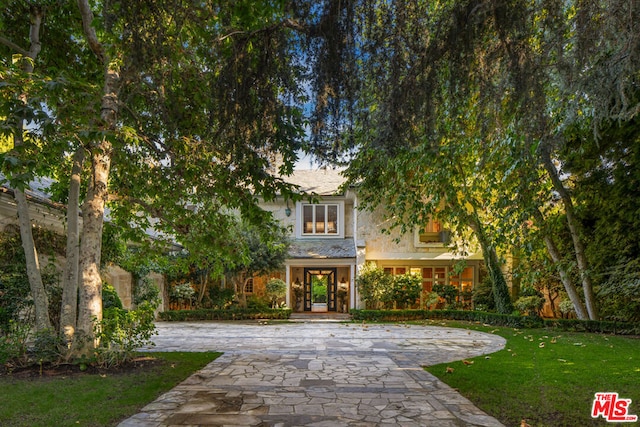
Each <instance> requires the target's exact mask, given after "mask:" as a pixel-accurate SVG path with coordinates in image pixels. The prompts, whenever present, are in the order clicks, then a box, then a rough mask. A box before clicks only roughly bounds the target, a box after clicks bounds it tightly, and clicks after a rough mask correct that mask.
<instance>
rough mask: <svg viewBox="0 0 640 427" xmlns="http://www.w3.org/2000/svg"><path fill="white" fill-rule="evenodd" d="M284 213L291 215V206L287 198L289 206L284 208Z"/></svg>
mask: <svg viewBox="0 0 640 427" xmlns="http://www.w3.org/2000/svg"><path fill="white" fill-rule="evenodd" d="M284 214H285V215H286V216H291V208H290V207H289V201H288V200H287V207H286V208H285V209H284Z"/></svg>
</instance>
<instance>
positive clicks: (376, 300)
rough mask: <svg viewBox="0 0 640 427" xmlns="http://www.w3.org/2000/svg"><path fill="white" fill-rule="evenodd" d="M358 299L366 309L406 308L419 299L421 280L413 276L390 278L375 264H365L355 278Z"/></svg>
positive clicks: (390, 276)
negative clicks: (381, 307)
mask: <svg viewBox="0 0 640 427" xmlns="http://www.w3.org/2000/svg"><path fill="white" fill-rule="evenodd" d="M356 285H357V286H358V292H360V298H361V299H362V301H364V302H365V303H366V305H367V307H371V308H377V307H380V306H384V307H388V308H390V307H393V306H398V305H399V306H408V305H412V304H415V303H416V301H417V300H418V299H419V298H420V292H421V290H422V279H421V278H420V277H419V276H415V275H413V274H402V275H396V276H392V275H390V274H386V273H385V272H384V270H383V269H381V268H377V267H376V266H375V264H367V265H365V267H364V268H363V269H362V270H361V271H360V273H359V274H358V277H357V278H356Z"/></svg>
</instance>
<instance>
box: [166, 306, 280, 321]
mask: <svg viewBox="0 0 640 427" xmlns="http://www.w3.org/2000/svg"><path fill="white" fill-rule="evenodd" d="M159 316H160V319H162V320H165V321H174V322H179V321H194V320H250V319H288V318H289V317H290V316H291V309H290V308H277V309H274V308H268V307H267V308H263V309H261V310H260V309H250V308H239V307H234V308H230V309H226V310H207V309H201V310H171V311H163V312H161V313H160V314H159Z"/></svg>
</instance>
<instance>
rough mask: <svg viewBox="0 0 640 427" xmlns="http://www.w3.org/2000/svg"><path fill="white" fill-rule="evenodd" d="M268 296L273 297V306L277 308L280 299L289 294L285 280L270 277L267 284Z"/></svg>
mask: <svg viewBox="0 0 640 427" xmlns="http://www.w3.org/2000/svg"><path fill="white" fill-rule="evenodd" d="M266 290H267V296H268V297H270V298H271V307H272V308H275V307H276V305H277V303H278V300H279V299H281V298H284V297H285V296H286V294H287V284H286V283H285V282H284V280H280V279H275V278H274V279H269V281H268V282H267V284H266Z"/></svg>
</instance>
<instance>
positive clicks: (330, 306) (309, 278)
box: [304, 268, 338, 311]
mask: <svg viewBox="0 0 640 427" xmlns="http://www.w3.org/2000/svg"><path fill="white" fill-rule="evenodd" d="M337 286H338V284H337V281H336V269H335V268H305V269H304V311H336V291H337Z"/></svg>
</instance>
